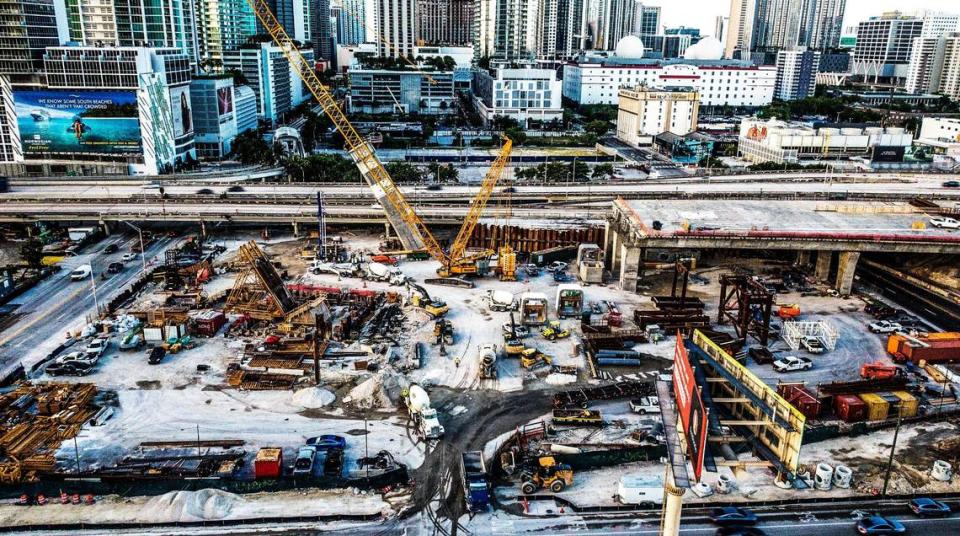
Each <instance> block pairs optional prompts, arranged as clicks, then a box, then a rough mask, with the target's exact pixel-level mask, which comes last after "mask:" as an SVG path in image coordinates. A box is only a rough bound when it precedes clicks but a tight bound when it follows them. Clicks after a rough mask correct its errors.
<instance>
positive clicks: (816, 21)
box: [799, 0, 847, 50]
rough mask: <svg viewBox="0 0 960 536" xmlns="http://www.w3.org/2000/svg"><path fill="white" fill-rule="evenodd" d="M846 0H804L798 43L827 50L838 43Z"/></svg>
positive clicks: (835, 46)
mask: <svg viewBox="0 0 960 536" xmlns="http://www.w3.org/2000/svg"><path fill="white" fill-rule="evenodd" d="M846 7H847V0H806V3H805V6H804V10H803V25H802V26H801V28H800V43H799V44H800V45H801V46H806V47H809V48H811V49H814V50H827V49H833V48H837V46H839V45H840V34H841V33H842V31H843V15H844V12H845V11H846Z"/></svg>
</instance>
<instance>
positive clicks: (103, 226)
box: [100, 220, 110, 236]
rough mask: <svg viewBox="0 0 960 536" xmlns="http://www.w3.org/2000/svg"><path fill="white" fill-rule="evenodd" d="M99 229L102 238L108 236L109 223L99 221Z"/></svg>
mask: <svg viewBox="0 0 960 536" xmlns="http://www.w3.org/2000/svg"><path fill="white" fill-rule="evenodd" d="M100 228H101V229H102V230H103V236H110V222H106V221H103V220H101V221H100Z"/></svg>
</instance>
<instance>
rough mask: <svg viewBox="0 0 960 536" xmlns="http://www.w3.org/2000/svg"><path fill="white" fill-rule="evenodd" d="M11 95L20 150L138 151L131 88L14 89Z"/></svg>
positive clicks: (135, 101) (138, 136)
mask: <svg viewBox="0 0 960 536" xmlns="http://www.w3.org/2000/svg"><path fill="white" fill-rule="evenodd" d="M13 101H14V104H15V106H16V110H17V125H18V127H19V128H20V138H21V140H22V142H23V153H24V154H25V155H30V154H33V155H40V154H48V153H88V154H137V153H140V152H141V151H142V149H141V145H140V139H141V136H140V120H139V113H138V111H137V95H136V93H135V92H133V91H101V90H66V89H50V90H46V89H38V90H16V91H14V93H13Z"/></svg>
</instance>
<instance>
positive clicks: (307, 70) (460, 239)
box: [247, 0, 517, 281]
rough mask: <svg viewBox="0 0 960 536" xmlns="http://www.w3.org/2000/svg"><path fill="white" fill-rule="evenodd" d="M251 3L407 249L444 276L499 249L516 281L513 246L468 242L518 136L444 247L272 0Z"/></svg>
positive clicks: (503, 271) (467, 269) (470, 268)
mask: <svg viewBox="0 0 960 536" xmlns="http://www.w3.org/2000/svg"><path fill="white" fill-rule="evenodd" d="M247 3H248V4H250V6H251V7H252V8H253V12H254V14H255V15H256V17H257V19H258V20H259V21H260V23H261V24H262V25H263V27H264V29H265V30H266V31H267V33H269V34H270V37H271V38H273V41H274V42H275V43H276V44H277V46H279V47H280V50H282V51H283V54H284V55H285V56H286V57H287V60H288V61H289V62H290V66H291V68H293V69H294V70H295V71H296V72H297V74H298V75H299V76H300V78H301V79H302V80H303V82H304V84H305V85H306V86H307V89H309V90H310V93H312V94H313V96H314V97H315V98H316V99H317V102H318V103H319V104H320V106H321V107H322V108H323V112H324V113H325V114H326V115H327V116H328V117H329V118H330V120H331V121H332V122H333V124H334V126H335V127H336V129H337V131H338V132H340V134H341V135H342V136H343V139H344V145H345V149H346V150H347V153H349V154H350V157H351V158H352V159H353V161H354V163H355V164H356V165H357V168H359V170H360V174H361V175H362V176H363V178H364V180H366V181H367V184H369V185H370V189H371V190H373V195H374V197H376V199H377V201H378V202H379V203H380V205H381V206H382V207H383V211H384V213H385V215H386V217H387V220H388V221H389V222H390V224H391V226H392V227H393V228H394V230H395V231H396V233H397V237H398V238H399V239H400V242H401V244H402V245H403V248H404V249H405V250H409V251H420V250H425V251H426V252H427V253H429V254H430V256H431V257H433V258H434V259H436V260H437V261H440V268H439V269H438V270H437V274H438V275H439V276H440V277H442V278H447V277H451V276H462V275H473V274H477V273H478V271H479V269H478V262H479V261H482V260H484V259H490V258H492V257H493V255H494V254H496V255H498V260H497V263H498V271H499V272H500V279H502V280H504V281H513V280H515V279H516V259H517V257H516V253H515V252H514V251H513V248H512V247H510V246H509V245H505V246H501V247H500V248H499V250H498V251H494V250H493V249H485V250H483V251H480V252H477V253H472V254H468V253H467V243H468V242H469V240H470V236H471V235H472V234H473V230H474V228H476V225H477V222H478V221H479V220H480V216H481V215H482V214H483V211H484V209H485V208H486V206H487V201H489V200H490V196H491V195H492V194H493V190H494V188H495V187H496V185H497V182H498V181H499V180H500V177H501V175H503V172H504V169H505V168H506V164H507V160H508V159H509V157H510V152H511V150H512V149H513V141H512V140H510V139H509V138H506V137H504V143H503V147H502V148H501V150H500V154H499V155H498V156H497V158H496V159H495V160H494V162H493V165H492V166H490V170H489V171H487V174H486V176H485V177H484V179H483V182H482V183H481V186H480V191H479V192H478V193H477V196H476V197H475V198H474V199H473V202H472V203H471V205H470V209H469V210H468V211H467V216H466V218H465V219H464V221H463V225H462V226H461V227H460V232H459V233H457V237H456V239H455V240H454V241H453V243H452V245H451V246H450V251H449V252H447V251H444V249H443V248H442V247H441V246H440V243H439V242H438V241H437V239H436V238H434V236H433V233H431V232H430V229H429V228H427V226H426V224H425V223H424V222H423V220H422V219H421V218H420V216H419V215H418V214H417V213H416V211H415V210H414V209H413V207H412V206H410V204H409V203H408V202H407V199H406V197H404V195H403V193H402V192H401V191H400V188H398V187H397V185H396V184H395V183H394V182H393V179H392V178H391V177H390V174H389V173H388V172H387V169H386V168H385V167H384V166H383V164H382V163H381V162H380V159H379V158H378V157H377V154H376V152H375V151H374V148H373V146H372V145H371V144H370V143H369V142H368V141H367V140H365V139H364V138H363V137H362V136H360V134H359V133H358V132H357V130H356V129H355V128H354V127H353V124H351V123H350V120H349V119H348V118H347V116H346V114H345V113H344V112H343V110H342V109H341V108H340V106H339V105H338V104H337V102H336V100H335V99H334V97H333V95H332V94H331V93H330V90H329V88H327V86H325V85H324V84H323V82H321V81H320V79H319V78H318V77H317V73H316V72H315V71H314V69H313V66H312V65H310V62H308V61H307V60H306V59H305V58H304V57H303V55H302V54H300V50H299V49H298V48H297V46H296V44H295V43H294V41H293V39H291V38H290V36H289V35H288V34H287V32H286V30H284V29H283V26H281V25H280V23H279V22H278V21H277V18H276V17H275V16H274V14H273V12H272V11H271V10H270V6H269V4H268V3H267V1H266V0H247Z"/></svg>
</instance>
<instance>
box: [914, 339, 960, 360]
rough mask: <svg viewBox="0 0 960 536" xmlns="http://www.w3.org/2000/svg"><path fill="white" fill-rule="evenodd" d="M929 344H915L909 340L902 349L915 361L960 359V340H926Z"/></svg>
mask: <svg viewBox="0 0 960 536" xmlns="http://www.w3.org/2000/svg"><path fill="white" fill-rule="evenodd" d="M923 342H925V343H926V344H927V346H915V345H914V344H912V343H910V342H909V341H907V342H906V343H905V344H903V345H902V346H901V347H900V351H901V352H903V354H904V355H906V356H907V358H908V359H910V360H911V361H913V362H914V363H919V362H920V361H921V360H923V361H927V362H929V363H937V362H943V361H957V360H960V340H942V341H938V340H930V339H927V340H924V341H923Z"/></svg>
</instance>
